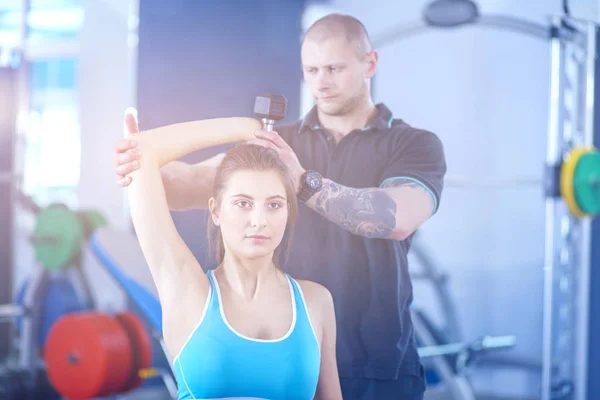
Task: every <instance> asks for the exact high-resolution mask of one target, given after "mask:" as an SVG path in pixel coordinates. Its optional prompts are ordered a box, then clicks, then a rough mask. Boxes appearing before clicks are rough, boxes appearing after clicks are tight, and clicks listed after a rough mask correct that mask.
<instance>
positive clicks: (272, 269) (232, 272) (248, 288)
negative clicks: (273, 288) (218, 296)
mask: <svg viewBox="0 0 600 400" xmlns="http://www.w3.org/2000/svg"><path fill="white" fill-rule="evenodd" d="M219 270H221V274H220V276H221V278H222V279H221V280H224V282H223V283H224V284H226V285H227V286H228V288H229V289H230V290H232V291H233V292H234V293H236V294H238V295H239V296H241V297H243V298H244V299H245V300H247V301H253V300H255V299H256V298H257V296H258V295H259V294H260V293H261V292H262V289H263V288H264V287H268V286H270V285H271V284H272V283H274V282H275V281H279V280H280V279H281V278H283V274H282V273H281V271H279V270H278V269H277V267H276V266H275V264H274V263H273V257H272V256H268V257H264V258H258V259H252V260H248V259H240V258H238V257H235V256H232V255H229V254H228V253H225V257H224V258H223V262H222V263H221V265H220V266H219V268H217V271H215V272H217V273H218V272H219Z"/></svg>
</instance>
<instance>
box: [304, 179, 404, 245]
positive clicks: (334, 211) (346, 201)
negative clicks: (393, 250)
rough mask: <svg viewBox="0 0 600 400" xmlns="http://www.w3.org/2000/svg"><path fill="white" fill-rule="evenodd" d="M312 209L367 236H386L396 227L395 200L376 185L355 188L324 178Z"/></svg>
mask: <svg viewBox="0 0 600 400" xmlns="http://www.w3.org/2000/svg"><path fill="white" fill-rule="evenodd" d="M317 196H318V197H317V199H316V208H315V210H316V211H317V212H318V213H319V214H321V215H323V216H324V217H326V218H327V219H329V220H330V221H332V222H335V223H336V224H338V225H340V226H341V227H342V228H344V229H346V230H348V231H350V232H353V233H355V234H357V235H361V236H366V237H369V238H387V237H389V236H390V235H391V234H392V231H393V229H394V228H395V227H396V202H395V201H394V200H393V199H392V198H391V197H390V196H389V195H388V194H387V193H386V192H385V191H383V190H381V189H379V188H377V189H375V188H369V189H354V188H349V187H345V186H342V185H340V184H337V183H335V182H332V181H326V182H324V184H323V188H322V189H321V191H320V192H319V194H318V195H317Z"/></svg>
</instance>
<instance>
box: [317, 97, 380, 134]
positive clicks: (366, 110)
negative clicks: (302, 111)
mask: <svg viewBox="0 0 600 400" xmlns="http://www.w3.org/2000/svg"><path fill="white" fill-rule="evenodd" d="M375 114H377V108H376V107H375V105H374V104H373V102H372V101H370V100H369V101H368V102H365V103H364V104H362V105H361V106H359V107H357V108H355V109H354V110H352V111H351V112H350V113H348V114H345V115H326V114H324V113H322V112H321V110H317V115H318V117H319V123H320V125H321V126H323V127H324V128H325V129H327V130H328V131H330V132H332V133H333V134H334V135H336V136H338V135H339V136H345V135H346V134H348V133H350V132H352V131H353V130H356V129H362V128H364V127H366V126H367V124H368V123H369V121H370V120H371V118H373V117H374V116H375Z"/></svg>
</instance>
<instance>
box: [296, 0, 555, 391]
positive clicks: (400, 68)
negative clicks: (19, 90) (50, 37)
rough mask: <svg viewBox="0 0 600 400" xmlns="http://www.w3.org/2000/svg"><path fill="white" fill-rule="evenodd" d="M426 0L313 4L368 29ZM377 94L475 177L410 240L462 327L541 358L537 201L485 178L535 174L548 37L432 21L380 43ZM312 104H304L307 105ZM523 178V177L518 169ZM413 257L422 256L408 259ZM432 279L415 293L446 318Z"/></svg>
mask: <svg viewBox="0 0 600 400" xmlns="http://www.w3.org/2000/svg"><path fill="white" fill-rule="evenodd" d="M425 3H426V2H425V1H423V0H421V1H413V2H392V1H385V0H373V1H369V2H363V1H358V0H337V1H332V2H330V3H329V4H328V5H325V6H324V5H322V4H319V5H316V6H315V7H313V8H311V10H309V11H307V13H306V14H305V21H304V23H305V26H308V24H310V23H312V22H313V21H314V20H315V18H318V16H319V15H322V14H323V13H324V12H329V11H341V12H345V13H349V14H352V15H354V16H356V17H358V18H359V19H361V20H362V22H363V23H364V24H365V25H366V27H367V29H368V30H369V32H370V34H371V37H372V38H373V39H374V40H376V38H377V37H378V36H380V35H381V34H382V33H384V32H386V31H387V30H389V29H390V28H393V27H394V26H396V25H402V24H408V23H411V22H415V21H416V20H418V19H419V16H420V12H421V10H422V7H423V5H424V4H425ZM479 3H480V6H481V11H482V13H505V14H509V15H514V16H518V17H522V18H526V19H528V20H533V21H537V22H539V23H546V21H547V17H548V15H549V14H551V13H555V12H556V13H558V12H560V11H561V8H560V2H559V1H552V2H548V1H542V0H537V1H528V2H523V1H518V0H503V1H494V2H493V1H480V2H479ZM379 51H380V62H379V69H378V72H377V75H376V79H375V82H374V88H373V89H374V93H375V100H376V101H378V102H380V101H382V102H385V103H386V104H387V105H388V106H389V107H390V108H391V109H392V110H393V111H394V113H395V116H396V118H402V119H404V120H406V121H407V122H408V123H410V124H412V125H414V126H417V127H421V128H425V129H429V130H431V131H433V132H435V133H436V134H438V135H439V136H440V137H441V139H442V141H443V143H444V146H445V152H446V158H447V163H448V175H449V176H455V177H456V176H464V177H468V178H471V179H472V180H476V181H479V183H480V185H479V186H478V187H456V186H455V187H452V186H451V185H450V184H447V185H446V188H445V191H444V194H443V198H442V201H441V207H440V209H439V212H438V213H437V215H435V216H434V217H433V218H432V219H431V220H430V221H428V222H427V223H426V224H425V225H424V227H423V228H422V230H421V231H420V235H419V237H418V240H417V243H419V244H420V245H421V246H423V247H424V248H425V251H426V253H427V254H428V255H429V256H430V257H432V258H433V259H434V260H435V261H436V262H437V264H438V265H439V267H440V268H442V269H443V270H444V271H446V272H448V273H449V277H450V283H449V287H450V291H451V294H452V296H453V299H454V301H455V303H456V306H457V307H458V318H459V322H460V326H461V330H462V334H463V337H464V338H466V339H475V338H477V337H480V336H482V335H486V334H488V335H516V336H517V338H518V345H517V347H516V350H515V351H514V352H513V354H514V355H517V356H519V357H524V358H527V359H531V360H533V361H537V362H541V338H542V287H543V268H542V267H543V256H544V201H543V192H542V186H541V182H540V183H539V184H537V185H525V184H520V185H519V184H517V185H509V184H503V185H498V186H495V187H489V186H486V185H482V184H484V183H486V182H489V181H490V180H506V179H509V180H510V179H514V178H518V179H522V178H526V179H533V180H535V179H537V180H540V181H541V179H542V174H543V166H544V157H545V149H546V133H547V121H548V104H549V65H550V64H549V45H548V43H547V42H545V41H542V40H539V39H535V38H530V37H525V36H522V35H518V34H516V33H512V32H506V31H498V30H491V29H488V28H484V27H477V26H475V27H466V28H462V29H459V30H453V31H430V32H428V33H424V34H421V35H418V36H413V37H411V38H410V39H408V40H405V41H396V42H394V43H391V44H388V45H386V46H385V47H382V48H380V49H379ZM307 106H308V104H305V106H304V107H305V108H306V107H307ZM523 180H525V179H523ZM411 260H412V262H413V264H412V268H413V269H414V270H418V268H419V267H418V263H417V262H416V259H415V258H414V257H412V258H411ZM431 293H432V292H431V290H430V287H429V286H428V285H427V284H425V283H423V282H421V281H415V297H416V300H415V303H416V304H417V305H419V306H421V307H423V308H424V309H426V310H427V311H428V312H429V313H430V314H431V315H432V316H433V317H434V318H435V319H437V320H438V321H439V322H442V321H441V320H440V319H439V317H440V307H439V305H438V304H436V303H435V301H434V300H433V298H432V297H431ZM474 379H475V384H476V386H477V387H478V389H480V390H483V391H489V390H493V391H496V392H498V393H503V394H510V395H531V396H536V395H537V394H538V390H539V385H540V375H539V374H535V373H534V374H529V373H520V372H504V373H500V372H497V373H483V372H478V373H477V374H476V376H475V377H474Z"/></svg>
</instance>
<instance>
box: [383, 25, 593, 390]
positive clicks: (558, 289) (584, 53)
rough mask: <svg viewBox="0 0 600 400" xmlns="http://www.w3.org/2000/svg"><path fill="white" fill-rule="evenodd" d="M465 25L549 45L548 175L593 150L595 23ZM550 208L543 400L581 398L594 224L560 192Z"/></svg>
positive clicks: (400, 32)
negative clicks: (574, 153)
mask: <svg viewBox="0 0 600 400" xmlns="http://www.w3.org/2000/svg"><path fill="white" fill-rule="evenodd" d="M465 25H484V26H490V27H494V28H502V29H508V30H511V31H517V32H519V33H523V34H526V35H529V36H533V37H536V38H539V39H543V40H549V41H550V46H551V64H550V68H551V82H550V86H551V91H550V111H549V129H548V144H547V155H546V164H547V165H546V167H547V171H556V169H557V168H559V167H560V164H561V163H562V161H563V160H564V159H565V158H566V157H568V154H569V152H570V151H571V150H572V149H573V147H575V146H582V145H583V146H592V145H593V140H594V116H595V115H594V96H595V68H596V46H597V43H596V38H597V24H595V23H594V22H592V21H585V20H581V19H574V18H570V17H567V16H554V17H552V20H551V23H550V24H549V25H548V26H544V25H540V24H536V23H533V22H529V21H525V20H522V19H518V18H513V17H509V16H502V15H484V16H481V17H480V18H478V19H477V20H475V21H474V22H473V23H468V24H465ZM455 28H456V27H451V28H437V29H455ZM431 29H436V28H435V27H431V26H428V25H427V24H426V23H425V22H417V23H413V24H408V25H404V26H400V27H394V28H393V29H391V30H389V31H387V32H384V33H383V34H382V35H380V36H379V37H376V38H374V40H373V44H374V47H376V48H377V47H381V46H384V45H386V44H388V43H390V42H393V41H397V40H400V39H406V38H408V37H411V36H414V35H416V34H419V33H423V32H425V31H429V30H431ZM449 178H450V179H447V180H448V181H449V183H450V184H451V185H457V186H461V185H464V186H468V185H470V184H474V185H479V186H488V187H496V186H508V185H517V184H518V185H523V184H524V185H532V184H533V185H539V184H541V182H540V181H539V180H538V179H535V178H528V177H524V178H518V179H515V180H514V181H502V182H490V181H486V180H480V182H479V184H478V183H477V181H473V180H469V179H468V178H462V177H449ZM546 178H547V179H546V183H548V182H549V181H550V185H549V188H550V189H552V190H553V191H554V192H556V191H557V188H556V185H557V182H556V181H555V176H547V177H546ZM548 178H550V179H549V180H548ZM545 207H546V221H545V230H546V233H545V257H544V307H543V313H544V317H543V321H544V322H543V344H542V351H543V359H542V382H541V384H542V390H541V400H551V399H554V398H556V396H560V395H567V396H574V398H575V399H577V400H580V399H581V400H583V399H585V398H586V390H587V367H588V365H587V362H588V360H587V357H588V354H587V347H588V324H589V296H588V295H587V294H588V293H589V290H590V253H591V240H592V237H591V228H590V227H591V222H590V221H589V220H586V219H578V218H576V217H574V216H573V215H571V214H570V213H569V211H568V209H567V207H566V205H565V204H564V202H563V200H562V199H561V198H560V197H558V196H557V195H556V194H554V195H551V194H550V193H548V194H547V199H546V206H545ZM569 392H570V393H569Z"/></svg>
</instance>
